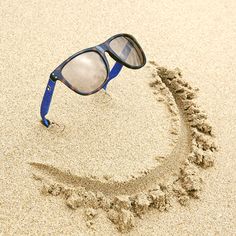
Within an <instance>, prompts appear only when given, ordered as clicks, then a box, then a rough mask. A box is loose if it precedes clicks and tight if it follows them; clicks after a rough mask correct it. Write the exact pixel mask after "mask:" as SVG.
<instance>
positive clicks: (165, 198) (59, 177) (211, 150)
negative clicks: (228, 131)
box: [31, 62, 217, 232]
mask: <svg viewBox="0 0 236 236" xmlns="http://www.w3.org/2000/svg"><path fill="white" fill-rule="evenodd" d="M148 70H149V72H148V73H149V74H150V75H151V76H152V81H151V82H150V89H151V90H150V91H151V92H152V93H153V94H154V96H155V97H156V100H157V101H158V102H162V103H164V104H166V106H167V107H168V109H169V112H170V113H171V114H172V118H171V119H172V125H171V128H170V132H171V133H172V134H173V135H175V139H174V142H173V150H172V152H171V154H170V156H169V157H157V160H158V161H159V162H160V163H161V165H160V166H159V165H158V166H157V167H155V168H154V169H152V170H148V171H146V172H144V174H143V175H141V176H136V177H135V178H134V179H132V180H125V181H124V182H119V183H117V182H115V181H114V180H113V181H110V182H109V181H108V182H104V183H102V182H101V181H100V180H99V179H96V178H95V179H84V180H83V181H82V180H81V179H78V178H77V177H76V176H73V175H70V173H63V172H60V171H58V170H57V169H53V168H49V167H47V166H44V165H43V164H38V163H31V166H32V167H33V168H34V169H33V172H34V178H35V179H36V180H38V181H40V182H41V183H42V188H41V190H40V191H41V193H42V194H43V195H52V196H60V197H61V198H62V199H63V200H64V201H65V204H66V205H67V206H68V207H69V208H71V209H73V210H75V209H77V208H84V209H85V217H84V219H85V220H86V222H87V223H86V224H87V226H88V227H90V228H93V226H94V222H93V219H94V218H96V217H99V213H98V212H99V210H103V211H104V212H106V214H107V217H108V219H110V220H111V222H113V223H114V224H115V225H116V227H117V229H118V230H119V231H121V232H128V231H130V230H131V229H132V228H133V227H134V226H135V217H139V218H140V217H142V215H143V214H145V213H146V212H148V211H149V210H152V209H157V210H159V211H166V210H168V209H169V207H171V205H172V201H176V200H177V201H179V203H180V204H181V205H187V204H188V203H189V200H190V199H191V198H199V196H200V192H201V190H202V179H201V170H202V169H205V168H207V167H210V166H213V165H214V159H215V153H216V151H217V145H216V144H215V138H214V132H213V128H212V126H211V125H210V123H209V121H208V118H207V114H206V113H205V112H204V111H202V110H201V108H200V107H199V106H198V104H197V103H196V101H195V98H196V92H197V89H194V88H192V87H191V86H190V85H189V83H188V82H186V81H185V80H184V79H183V78H182V73H181V71H180V70H179V69H178V68H177V69H174V70H168V69H166V68H164V67H159V66H158V65H157V64H156V63H155V62H151V63H150V68H149V69H148ZM87 183H88V184H87ZM80 184H81V186H79V185H80ZM121 190H123V191H121Z"/></svg>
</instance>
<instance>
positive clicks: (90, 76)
mask: <svg viewBox="0 0 236 236" xmlns="http://www.w3.org/2000/svg"><path fill="white" fill-rule="evenodd" d="M62 75H63V77H64V79H65V80H66V81H67V82H69V84H70V85H71V86H72V87H73V88H74V89H75V90H77V91H78V92H81V93H85V94H90V93H93V92H94V91H96V90H97V89H98V88H99V87H100V86H101V85H102V84H103V83H104V82H105V80H106V78H107V69H106V65H105V63H104V61H103V59H102V57H101V56H100V55H99V54H98V53H97V52H95V51H94V52H93V51H92V52H85V53H82V54H79V55H78V56H77V57H74V58H73V59H72V60H71V61H69V62H68V63H67V64H66V65H65V66H64V67H63V69H62Z"/></svg>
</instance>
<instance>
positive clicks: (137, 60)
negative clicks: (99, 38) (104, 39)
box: [109, 36, 144, 66]
mask: <svg viewBox="0 0 236 236" xmlns="http://www.w3.org/2000/svg"><path fill="white" fill-rule="evenodd" d="M109 45H110V47H111V49H112V50H113V51H114V52H115V53H116V55H117V56H118V57H119V58H120V59H121V60H122V61H124V62H126V63H127V64H129V65H131V66H141V65H143V63H144V58H143V55H142V52H141V50H140V48H139V46H138V45H137V44H136V43H135V42H134V41H133V40H132V39H131V38H128V37H127V38H126V37H124V36H120V37H117V38H115V39H113V40H112V41H111V42H110V44H109Z"/></svg>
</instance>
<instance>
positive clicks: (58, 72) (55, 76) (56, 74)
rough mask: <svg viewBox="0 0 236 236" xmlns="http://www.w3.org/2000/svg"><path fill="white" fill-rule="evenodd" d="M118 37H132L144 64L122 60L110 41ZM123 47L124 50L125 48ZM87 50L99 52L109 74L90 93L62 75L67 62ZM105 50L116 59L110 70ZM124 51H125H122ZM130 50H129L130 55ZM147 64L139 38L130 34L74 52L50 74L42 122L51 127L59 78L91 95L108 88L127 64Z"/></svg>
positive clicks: (129, 66)
mask: <svg viewBox="0 0 236 236" xmlns="http://www.w3.org/2000/svg"><path fill="white" fill-rule="evenodd" d="M118 37H125V38H128V39H131V41H130V40H128V42H129V43H131V44H135V45H136V46H137V47H138V49H139V50H140V53H141V56H142V58H143V61H142V64H141V65H139V66H132V65H130V64H128V63H126V62H125V61H124V60H122V59H121V58H120V57H119V56H118V55H117V54H116V53H115V51H113V50H112V48H111V47H110V42H111V41H112V40H114V39H116V38H118ZM126 46H127V45H125V47H124V49H127V47H126ZM124 49H123V50H124ZM128 50H129V52H130V50H131V49H130V48H129V47H128ZM86 52H95V53H98V54H99V55H100V56H101V58H102V60H103V62H104V65H105V67H106V70H107V76H106V79H105V80H104V82H103V83H102V84H101V86H99V87H98V88H97V89H95V90H93V91H91V92H88V93H84V92H81V91H79V90H77V89H76V88H75V87H74V86H72V85H71V84H70V83H69V82H68V81H67V80H66V79H65V78H64V77H63V75H62V70H63V68H64V67H65V66H66V65H67V63H69V62H70V61H71V60H73V59H74V58H75V57H77V56H79V55H81V54H83V53H86ZM105 52H107V53H108V54H109V55H110V56H111V57H112V58H113V59H114V60H115V61H116V63H115V65H114V66H113V67H112V69H111V70H110V66H109V63H108V60H107V58H106V55H105ZM122 52H123V51H122ZM129 52H128V55H129ZM145 64H146V57H145V54H144V52H143V50H142V48H141V46H140V45H139V43H138V42H137V40H136V39H135V38H134V37H133V36H132V35H130V34H116V35H114V36H112V37H110V38H109V39H108V40H106V41H105V42H104V43H101V44H99V45H97V46H94V47H90V48H87V49H84V50H82V51H79V52H77V53H75V54H73V55H72V56H70V57H69V58H68V59H66V60H65V61H64V62H62V63H61V64H60V65H59V66H58V67H57V68H56V69H55V70H54V71H53V72H52V73H51V74H50V78H49V80H48V84H47V87H46V90H45V93H44V96H43V100H42V103H41V108H40V115H41V118H42V124H43V125H44V126H46V127H49V126H50V121H49V120H48V119H46V115H47V114H48V111H49V107H50V104H51V100H52V96H53V93H54V89H55V85H56V82H57V81H58V80H59V81H61V82H62V83H64V84H65V85H66V86H67V87H69V88H70V89H71V90H73V91H74V92H75V93H77V94H80V95H83V96H86V95H91V94H94V93H96V92H98V91H99V90H101V89H104V90H106V88H107V85H108V83H109V82H110V81H111V80H112V79H114V78H115V77H116V76H117V75H118V74H119V73H120V71H121V69H122V67H123V66H126V67H128V68H130V69H139V68H141V67H143V66H144V65H145Z"/></svg>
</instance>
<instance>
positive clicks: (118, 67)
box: [103, 42, 132, 90]
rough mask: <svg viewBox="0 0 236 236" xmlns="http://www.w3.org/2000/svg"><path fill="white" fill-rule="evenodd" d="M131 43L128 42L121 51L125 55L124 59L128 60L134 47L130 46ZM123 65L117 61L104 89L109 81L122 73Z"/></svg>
mask: <svg viewBox="0 0 236 236" xmlns="http://www.w3.org/2000/svg"><path fill="white" fill-rule="evenodd" d="M129 45H130V42H127V44H126V45H125V47H124V49H123V50H122V52H121V54H123V56H124V60H126V59H127V58H128V56H129V53H130V51H131V48H132V47H130V46H129ZM122 67H123V65H122V64H120V63H119V62H116V63H115V65H114V66H113V67H112V69H111V71H110V73H109V76H108V80H107V82H106V83H105V84H104V86H103V89H104V90H106V89H107V85H108V83H109V82H110V81H111V80H112V79H114V78H115V77H116V76H117V75H118V74H119V73H120V71H121V69H122Z"/></svg>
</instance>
